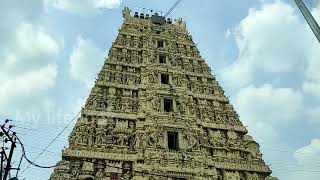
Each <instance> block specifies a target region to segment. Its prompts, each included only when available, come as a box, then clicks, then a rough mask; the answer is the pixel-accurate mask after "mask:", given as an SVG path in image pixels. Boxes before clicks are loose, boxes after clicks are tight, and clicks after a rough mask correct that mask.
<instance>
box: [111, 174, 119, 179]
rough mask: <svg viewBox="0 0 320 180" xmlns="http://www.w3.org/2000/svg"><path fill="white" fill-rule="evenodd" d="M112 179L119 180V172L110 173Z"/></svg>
mask: <svg viewBox="0 0 320 180" xmlns="http://www.w3.org/2000/svg"><path fill="white" fill-rule="evenodd" d="M110 177H111V178H110V179H111V180H118V174H117V173H111V175H110Z"/></svg>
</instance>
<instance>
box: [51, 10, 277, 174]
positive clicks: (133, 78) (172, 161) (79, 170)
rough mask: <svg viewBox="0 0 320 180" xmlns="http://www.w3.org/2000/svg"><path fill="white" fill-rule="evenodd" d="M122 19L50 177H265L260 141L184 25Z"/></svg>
mask: <svg viewBox="0 0 320 180" xmlns="http://www.w3.org/2000/svg"><path fill="white" fill-rule="evenodd" d="M123 17H124V23H123V25H122V27H121V29H120V31H119V35H118V37H117V38H116V41H115V42H114V43H113V45H112V47H111V49H110V51H109V54H108V57H107V59H106V61H105V64H104V66H103V67H102V70H101V72H100V73H99V76H98V79H97V81H96V82H95V86H94V87H93V89H92V91H91V94H90V96H89V97H88V99H87V101H86V104H85V107H84V109H83V110H82V113H81V117H80V118H79V119H78V121H77V123H76V125H75V127H74V129H73V131H72V133H71V134H70V136H69V147H68V148H67V149H66V150H64V152H63V157H62V161H61V162H59V164H58V165H59V166H58V167H57V168H56V169H55V171H54V173H53V174H52V175H51V179H54V180H60V179H61V180H62V179H63V180H73V179H98V180H109V179H124V180H128V179H136V180H153V179H154V180H155V179H157V180H162V179H166V180H167V179H172V180H174V179H175V180H176V179H180V180H181V179H183V180H185V179H188V180H193V179H195V180H262V179H265V178H266V177H268V176H269V175H270V173H271V171H270V169H269V167H268V166H266V165H265V163H264V161H263V160H262V154H261V153H260V150H259V144H258V143H256V142H255V141H254V140H253V139H252V137H251V136H249V135H247V130H246V128H245V127H244V126H243V125H242V123H241V121H240V120H239V116H238V114H237V113H236V111H235V110H234V108H233V107H232V105H231V104H230V102H229V100H228V98H227V97H226V96H225V95H224V91H223V89H222V88H221V87H220V86H219V84H218V82H217V81H216V79H215V77H214V76H213V75H211V69H210V68H209V66H208V65H207V64H206V63H205V62H204V60H203V59H202V58H201V56H200V54H199V51H198V49H197V47H196V45H195V44H194V42H193V41H192V37H191V35H190V34H189V33H188V32H187V30H186V23H185V22H184V21H183V20H182V19H181V18H180V19H178V20H176V21H175V23H173V24H168V23H165V24H162V25H160V24H154V23H152V21H151V20H150V18H149V19H146V17H147V16H146V15H145V16H144V18H140V17H134V16H131V15H130V10H129V9H128V8H125V9H124V10H123ZM269 178H271V177H269Z"/></svg>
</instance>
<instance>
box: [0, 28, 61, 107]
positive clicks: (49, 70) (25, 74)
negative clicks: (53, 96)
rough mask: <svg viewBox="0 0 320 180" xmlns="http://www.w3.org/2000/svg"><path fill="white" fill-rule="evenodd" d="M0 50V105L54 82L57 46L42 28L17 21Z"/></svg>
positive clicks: (26, 95) (28, 94) (45, 88)
mask: <svg viewBox="0 0 320 180" xmlns="http://www.w3.org/2000/svg"><path fill="white" fill-rule="evenodd" d="M8 44H10V45H9V46H4V45H3V44H2V46H4V48H3V49H2V51H0V57H1V58H2V59H3V61H2V62H1V63H0V65H1V66H0V84H1V85H2V86H1V89H0V102H1V103H0V107H3V106H6V104H9V103H10V102H12V101H14V100H15V99H17V98H21V97H28V96H31V95H32V94H36V93H37V92H39V91H43V90H47V89H48V88H49V87H52V86H53V85H54V84H55V79H56V76H57V65H56V58H57V56H58V54H59V45H58V44H57V42H56V41H55V40H54V39H53V37H52V36H50V35H49V34H48V33H47V32H46V31H45V30H44V28H43V27H40V26H37V25H33V24H31V23H29V22H21V23H20V25H18V27H17V28H16V31H15V32H13V38H12V39H11V41H10V43H8Z"/></svg>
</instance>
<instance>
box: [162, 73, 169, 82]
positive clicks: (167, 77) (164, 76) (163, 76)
mask: <svg viewBox="0 0 320 180" xmlns="http://www.w3.org/2000/svg"><path fill="white" fill-rule="evenodd" d="M161 84H169V75H168V74H161Z"/></svg>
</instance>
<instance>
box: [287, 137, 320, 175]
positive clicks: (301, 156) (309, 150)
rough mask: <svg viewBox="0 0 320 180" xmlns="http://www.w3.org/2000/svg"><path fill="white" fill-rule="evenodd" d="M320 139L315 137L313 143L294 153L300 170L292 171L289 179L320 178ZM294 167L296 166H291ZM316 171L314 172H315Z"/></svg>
mask: <svg viewBox="0 0 320 180" xmlns="http://www.w3.org/2000/svg"><path fill="white" fill-rule="evenodd" d="M319 154H320V139H313V140H311V143H310V144H309V145H307V146H304V147H302V148H300V149H298V150H297V151H296V152H295V153H294V158H295V159H296V160H297V162H298V165H302V166H298V168H295V169H299V170H300V171H296V172H293V173H291V175H290V176H288V177H289V179H292V180H300V179H310V180H311V179H320V173H319V172H318V171H319V170H318V168H317V166H318V165H319V162H320V156H319ZM291 169H294V168H291ZM313 171H314V172H313Z"/></svg>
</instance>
